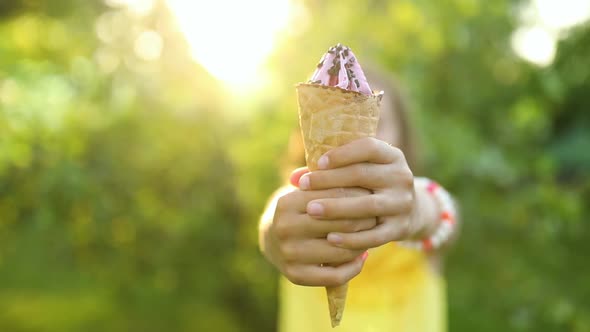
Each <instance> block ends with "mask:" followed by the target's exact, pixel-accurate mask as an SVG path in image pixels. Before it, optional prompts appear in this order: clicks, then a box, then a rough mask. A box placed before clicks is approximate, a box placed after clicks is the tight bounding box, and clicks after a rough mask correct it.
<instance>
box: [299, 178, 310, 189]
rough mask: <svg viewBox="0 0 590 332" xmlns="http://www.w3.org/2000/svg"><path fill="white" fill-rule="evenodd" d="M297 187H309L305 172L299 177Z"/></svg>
mask: <svg viewBox="0 0 590 332" xmlns="http://www.w3.org/2000/svg"><path fill="white" fill-rule="evenodd" d="M299 189H301V190H308V189H309V176H308V175H307V174H304V175H303V176H302V177H301V178H300V179H299Z"/></svg>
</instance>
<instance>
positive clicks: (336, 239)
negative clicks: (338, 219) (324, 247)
mask: <svg viewBox="0 0 590 332" xmlns="http://www.w3.org/2000/svg"><path fill="white" fill-rule="evenodd" d="M327 239H328V242H332V243H333V244H341V243H342V236H340V235H338V234H334V233H330V234H328V237H327Z"/></svg>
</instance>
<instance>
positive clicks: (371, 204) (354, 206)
mask: <svg viewBox="0 0 590 332" xmlns="http://www.w3.org/2000/svg"><path fill="white" fill-rule="evenodd" d="M413 202H414V196H413V194H412V192H411V191H400V192H397V193H392V192H390V191H387V192H383V193H379V194H372V195H364V196H359V197H343V198H323V199H316V200H313V201H310V202H309V203H308V204H307V210H306V211H307V213H308V214H309V215H310V216H312V217H313V218H316V219H334V220H337V219H360V218H372V217H382V216H395V215H398V214H401V213H404V212H408V211H410V210H411V209H412V207H413Z"/></svg>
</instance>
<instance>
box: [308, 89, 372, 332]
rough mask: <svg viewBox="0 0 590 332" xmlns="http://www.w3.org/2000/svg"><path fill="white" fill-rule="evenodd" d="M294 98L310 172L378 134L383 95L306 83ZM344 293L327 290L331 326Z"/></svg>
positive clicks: (338, 315)
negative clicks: (330, 154)
mask: <svg viewBox="0 0 590 332" xmlns="http://www.w3.org/2000/svg"><path fill="white" fill-rule="evenodd" d="M297 96H298V103H299V123H300V126H301V132H302V134H303V142H304V145H305V160H306V162H307V167H308V168H309V169H310V170H312V171H313V170H315V169H317V168H318V167H317V162H318V159H319V158H320V157H321V156H322V155H323V154H324V153H326V152H327V151H329V150H331V149H333V148H335V147H338V146H341V145H344V144H346V143H349V142H351V141H353V140H356V139H359V138H363V137H367V136H375V135H376V133H377V123H378V121H379V106H380V102H381V97H382V93H378V94H375V93H373V94H372V95H366V94H362V93H359V92H356V91H349V90H345V89H341V88H338V87H332V86H325V85H320V84H307V83H305V84H299V85H297ZM347 290H348V284H344V285H342V286H338V287H326V291H327V294H328V305H329V308H330V317H331V319H332V327H335V326H338V325H339V324H340V320H341V319H342V314H343V312H344V305H345V303H346V293H347Z"/></svg>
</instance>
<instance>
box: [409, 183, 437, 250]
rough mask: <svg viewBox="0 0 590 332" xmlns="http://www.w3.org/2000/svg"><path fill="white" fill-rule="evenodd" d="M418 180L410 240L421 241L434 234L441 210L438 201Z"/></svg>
mask: <svg viewBox="0 0 590 332" xmlns="http://www.w3.org/2000/svg"><path fill="white" fill-rule="evenodd" d="M419 181H421V180H420V179H416V181H415V185H414V209H413V211H412V216H411V221H410V222H411V225H412V226H411V228H410V240H420V239H423V238H426V237H429V236H431V235H433V234H434V232H435V231H436V229H437V227H438V224H439V222H440V214H441V209H440V206H439V204H437V201H436V199H435V198H434V197H433V196H432V195H430V194H429V193H428V191H427V189H426V187H425V186H424V185H421V184H420V183H419Z"/></svg>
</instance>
